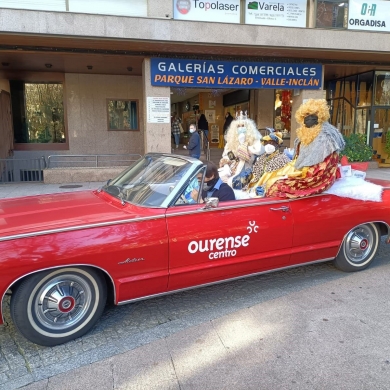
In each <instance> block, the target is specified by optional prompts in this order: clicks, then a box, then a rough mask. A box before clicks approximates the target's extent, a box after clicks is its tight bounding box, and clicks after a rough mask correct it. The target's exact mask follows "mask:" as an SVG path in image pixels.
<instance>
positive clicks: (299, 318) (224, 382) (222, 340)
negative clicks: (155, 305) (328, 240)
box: [24, 249, 390, 390]
mask: <svg viewBox="0 0 390 390" xmlns="http://www.w3.org/2000/svg"><path fill="white" fill-rule="evenodd" d="M333 270H334V269H332V267H331V266H329V265H328V264H323V265H315V266H308V267H302V268H300V269H296V270H295V272H292V273H290V271H292V270H290V271H286V272H278V273H275V274H273V277H276V281H274V280H273V277H272V275H263V276H261V277H257V278H250V279H247V281H246V282H250V281H251V280H252V282H253V283H254V284H253V285H252V286H251V287H252V289H254V290H256V288H255V286H257V287H258V286H259V285H261V286H262V287H261V288H262V290H263V291H266V290H267V288H268V287H267V286H269V285H270V286H271V288H272V286H273V284H274V282H275V283H276V284H278V285H279V288H280V294H279V295H278V296H274V297H273V298H267V299H264V300H260V301H258V302H257V303H254V302H253V301H251V300H249V301H247V302H246V303H245V304H244V303H243V304H242V305H241V307H240V308H237V307H236V305H233V306H235V308H234V309H233V310H232V311H231V312H230V313H227V314H225V315H222V316H219V315H216V313H213V314H212V313H210V312H209V313H208V315H203V316H202V311H200V312H199V316H200V319H199V323H198V324H196V325H193V326H189V327H186V328H184V329H182V330H177V331H176V332H175V333H174V334H171V335H165V336H163V335H162V336H161V337H157V338H156V339H155V340H148V342H147V343H146V344H144V345H140V346H139V347H136V348H133V349H132V350H129V351H125V352H123V353H120V354H117V355H114V356H112V357H110V358H108V359H104V360H102V361H100V362H98V363H94V364H91V365H87V366H85V367H84V368H83V367H81V368H77V369H76V370H72V371H69V372H67V373H64V374H60V375H57V376H53V377H50V378H48V379H46V380H43V381H40V382H36V383H33V384H31V385H28V386H27V387H25V388H24V390H40V389H56V390H57V389H95V388H102V389H180V390H187V389H202V390H203V389H213V390H214V389H235V390H236V389H238V390H240V389H245V390H246V389H253V390H255V389H261V390H262V389H264V390H269V389H300V390H301V389H302V390H312V389H318V390H320V389H321V390H323V389H331V390H333V389H335V390H336V389H337V390H339V389H343V390H349V389H351V390H355V389H367V390H368V389H370V390H371V389H381V390H385V389H388V388H389V383H390V380H389V377H390V376H389V374H390V340H388V338H387V337H386V334H387V333H386V332H384V328H381V327H379V326H378V324H377V323H375V322H374V321H371V322H370V318H371V317H372V315H373V313H375V312H377V311H378V307H377V305H376V302H377V300H378V298H380V297H382V299H383V300H384V301H386V302H387V301H389V300H390V287H389V285H388V282H387V279H386V277H379V275H386V274H388V272H390V260H389V258H388V251H383V250H382V249H381V253H380V257H379V258H378V259H377V261H376V263H375V265H373V266H372V267H370V268H369V269H368V270H366V271H363V272H357V273H351V274H345V273H341V272H338V271H334V272H333ZM313 271H314V272H313ZM307 278H315V279H316V283H305V280H306V279H307ZM242 283H244V281H242ZM285 286H288V287H289V288H288V289H285V288H284V287H285ZM371 286H375V288H374V290H375V293H372V294H367V293H368V292H370V291H371ZM225 287H227V288H228V289H226V290H225V292H227V291H231V290H233V291H236V289H238V291H240V287H241V286H239V285H237V282H234V283H227V284H225ZM214 288H215V289H217V286H214ZM214 288H211V289H209V292H208V294H211V296H214V297H218V298H219V292H220V291H219V289H220V288H221V286H219V288H218V291H216V290H214V291H212V290H213V289H214ZM207 289H208V288H207ZM207 289H206V290H207ZM202 290H205V289H202ZM198 292H201V290H198ZM255 292H256V291H255ZM191 294H197V293H196V292H195V291H193V292H192V293H191ZM179 295H180V294H179ZM209 296H210V295H209ZM233 296H234V294H233ZM344 296H346V297H347V299H343V298H344ZM351 297H353V298H351ZM193 298H195V297H193ZM204 298H205V296H204V295H202V299H204ZM231 298H232V295H230V297H229V299H227V300H226V302H224V303H223V305H224V306H228V307H229V302H230V300H231ZM194 300H195V301H196V299H194ZM306 301H307V303H306ZM351 302H354V305H353V306H352V307H351ZM160 303H162V305H159V307H160V310H162V311H164V310H165V308H164V302H162V301H160ZM313 303H315V305H314V306H313V307H312V306H311V304H313ZM286 311H287V312H286ZM285 313H286V314H287V315H286V316H284V315H283V314H285ZM387 324H388V321H387V318H384V322H383V323H382V326H386V325H387ZM75 383H76V384H75ZM77 384H78V385H77Z"/></svg>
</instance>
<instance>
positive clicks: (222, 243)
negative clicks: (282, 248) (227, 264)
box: [188, 221, 259, 260]
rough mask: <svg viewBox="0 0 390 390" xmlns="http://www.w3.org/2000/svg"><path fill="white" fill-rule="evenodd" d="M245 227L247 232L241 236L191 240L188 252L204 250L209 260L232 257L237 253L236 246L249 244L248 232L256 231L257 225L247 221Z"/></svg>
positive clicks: (193, 252)
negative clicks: (247, 224) (247, 223)
mask: <svg viewBox="0 0 390 390" xmlns="http://www.w3.org/2000/svg"><path fill="white" fill-rule="evenodd" d="M246 229H247V230H248V234H244V235H242V236H235V237H225V238H222V237H219V238H211V239H208V240H199V241H191V242H190V243H189V244H188V252H189V253H191V254H192V255H193V254H195V253H197V252H201V253H204V252H206V253H208V254H209V256H208V257H209V259H210V260H215V259H222V258H225V257H234V256H236V255H237V250H238V248H240V247H247V246H248V245H249V241H250V239H251V236H250V234H252V233H257V232H258V229H259V227H258V226H257V225H256V221H249V226H247V228H246Z"/></svg>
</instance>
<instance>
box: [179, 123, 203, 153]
mask: <svg viewBox="0 0 390 390" xmlns="http://www.w3.org/2000/svg"><path fill="white" fill-rule="evenodd" d="M190 134H191V138H190V140H189V142H188V146H185V145H184V146H183V147H184V149H188V153H189V155H190V156H191V157H195V158H200V137H199V134H198V132H197V131H196V126H195V125H194V124H191V125H190Z"/></svg>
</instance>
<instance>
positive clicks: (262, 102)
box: [255, 89, 275, 129]
mask: <svg viewBox="0 0 390 390" xmlns="http://www.w3.org/2000/svg"><path fill="white" fill-rule="evenodd" d="M256 94H257V96H256ZM256 106H257V107H256ZM274 106H275V90H274V89H258V90H255V115H256V123H257V127H258V128H259V129H264V128H265V127H274Z"/></svg>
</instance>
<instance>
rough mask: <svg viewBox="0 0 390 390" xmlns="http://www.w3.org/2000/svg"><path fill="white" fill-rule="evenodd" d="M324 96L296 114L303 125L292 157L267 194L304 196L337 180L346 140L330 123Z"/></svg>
mask: <svg viewBox="0 0 390 390" xmlns="http://www.w3.org/2000/svg"><path fill="white" fill-rule="evenodd" d="M329 117H330V115H329V106H328V104H327V102H326V100H324V99H309V100H307V101H306V102H305V103H303V104H302V105H301V106H300V107H299V109H298V110H297V112H296V114H295V119H296V120H297V122H298V124H299V125H300V127H299V128H298V129H297V136H298V138H297V139H296V140H295V143H294V149H295V156H294V157H293V160H292V161H291V162H290V163H289V164H288V165H287V166H286V167H284V168H282V169H281V170H280V171H279V172H278V173H279V175H280V177H281V180H278V181H276V182H275V183H274V184H273V185H272V186H271V187H269V188H267V196H278V197H282V198H301V197H304V196H309V195H315V194H319V193H321V192H323V191H326V190H327V189H328V188H329V187H331V186H332V184H333V183H334V182H335V180H336V172H337V165H338V162H339V152H340V151H341V150H343V149H344V146H345V141H344V139H343V137H342V135H341V133H340V132H339V131H338V130H337V128H336V127H334V126H332V125H331V124H330V123H329V122H328V119H329Z"/></svg>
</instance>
